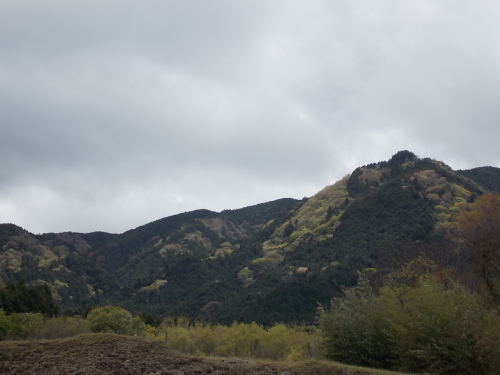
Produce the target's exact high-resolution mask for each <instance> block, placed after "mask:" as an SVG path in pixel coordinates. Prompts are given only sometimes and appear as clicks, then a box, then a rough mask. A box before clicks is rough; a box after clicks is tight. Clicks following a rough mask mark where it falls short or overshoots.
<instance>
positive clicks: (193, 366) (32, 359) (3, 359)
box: [0, 334, 374, 375]
mask: <svg viewBox="0 0 500 375" xmlns="http://www.w3.org/2000/svg"><path fill="white" fill-rule="evenodd" d="M0 374H2V375H3V374H20V375H28V374H36V375H44V374H51V375H52V374H54V375H57V374H61V375H63V374H64V375H72V374H74V375H77V374H82V375H83V374H85V375H89V374H91V375H94V374H113V375H128V374H137V375H188V374H189V375H190V374H260V375H265V374H276V375H292V374H294V375H295V374H297V375H298V374H308V375H312V374H319V375H322V374H325V375H326V374H334V375H340V374H342V375H354V374H356V375H372V374H374V372H370V371H368V370H366V371H364V370H358V369H353V368H348V367H344V366H340V365H338V364H337V365H336V364H333V363H332V364H331V365H330V364H325V363H319V362H312V361H311V362H310V363H309V362H307V363H284V362H263V361H254V360H246V359H236V358H225V359H222V358H221V359H214V358H209V359H201V358H193V357H187V356H182V355H179V354H176V353H173V352H171V351H169V350H168V349H167V348H166V346H165V344H164V343H162V342H158V341H149V340H144V339H140V338H131V337H126V336H119V335H111V334H89V335H82V336H77V337H74V338H70V339H65V340H50V341H5V342H0Z"/></svg>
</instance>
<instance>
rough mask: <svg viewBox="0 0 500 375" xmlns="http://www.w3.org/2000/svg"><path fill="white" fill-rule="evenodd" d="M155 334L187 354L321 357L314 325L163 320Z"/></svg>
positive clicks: (294, 357) (291, 358)
mask: <svg viewBox="0 0 500 375" xmlns="http://www.w3.org/2000/svg"><path fill="white" fill-rule="evenodd" d="M156 337H157V338H160V339H165V340H166V341H167V344H168V346H169V347H170V348H171V349H173V350H178V351H180V352H183V353H187V354H197V355H217V356H223V357H231V356H235V357H253V358H267V359H273V360H303V359H309V358H318V357H319V356H320V337H319V334H318V333H317V331H316V330H315V329H313V328H306V327H301V326H287V325H285V324H275V325H274V326H272V327H271V328H269V329H265V328H264V327H262V326H261V325H259V324H257V323H251V324H246V323H237V322H235V323H233V324H232V325H231V326H222V325H207V324H203V323H201V322H200V323H198V324H194V325H189V324H186V322H180V323H179V322H178V323H177V324H175V325H174V324H172V322H171V320H170V321H169V320H165V321H164V322H163V323H162V324H161V325H160V326H159V327H158V329H157V331H156Z"/></svg>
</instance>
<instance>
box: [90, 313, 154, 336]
mask: <svg viewBox="0 0 500 375" xmlns="http://www.w3.org/2000/svg"><path fill="white" fill-rule="evenodd" d="M87 322H88V326H89V329H90V331H92V332H106V333H118V334H122V335H140V336H142V335H144V334H145V332H146V326H145V324H144V323H143V322H142V321H141V319H140V318H138V317H136V318H134V317H132V314H130V313H129V312H128V311H127V310H125V309H123V308H121V307H118V306H103V307H97V308H95V309H93V310H92V311H90V313H89V314H88V315H87Z"/></svg>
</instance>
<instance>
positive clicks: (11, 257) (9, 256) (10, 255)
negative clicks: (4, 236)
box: [0, 249, 23, 272]
mask: <svg viewBox="0 0 500 375" xmlns="http://www.w3.org/2000/svg"><path fill="white" fill-rule="evenodd" d="M22 258H23V255H22V254H21V253H20V252H19V251H16V250H14V249H9V250H7V251H6V252H5V253H4V254H3V255H2V256H1V258H0V264H2V263H3V264H5V265H6V266H7V267H8V268H9V269H10V270H12V271H14V272H16V271H19V270H20V269H21V259H22Z"/></svg>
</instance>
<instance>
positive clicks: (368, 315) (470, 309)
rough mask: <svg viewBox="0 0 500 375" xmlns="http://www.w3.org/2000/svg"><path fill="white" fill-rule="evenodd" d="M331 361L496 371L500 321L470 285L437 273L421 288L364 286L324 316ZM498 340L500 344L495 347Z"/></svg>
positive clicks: (405, 368)
mask: <svg viewBox="0 0 500 375" xmlns="http://www.w3.org/2000/svg"><path fill="white" fill-rule="evenodd" d="M319 321H320V328H321V332H322V335H323V343H324V347H325V350H326V354H327V356H328V357H329V358H332V359H335V360H339V361H344V362H347V363H351V364H358V365H370V366H377V367H384V368H389V369H392V368H398V369H400V370H403V371H411V372H430V373H436V374H458V373H459V374H493V373H494V371H495V369H498V368H500V362H499V361H500V346H499V345H498V342H500V317H499V315H498V311H496V310H493V309H488V307H487V305H486V304H484V303H483V301H482V300H481V299H480V298H479V297H478V296H475V295H473V294H471V293H470V292H469V291H468V290H466V289H465V288H464V287H463V286H462V285H460V284H458V283H456V282H453V281H451V280H447V281H446V282H445V283H441V282H439V281H438V280H436V279H435V278H433V277H431V276H429V275H423V276H421V277H420V279H419V281H418V283H417V284H416V285H415V286H412V287H410V286H408V285H400V286H396V285H386V286H385V287H384V288H382V289H381V292H380V294H379V295H378V296H375V295H374V294H373V293H371V290H370V289H369V287H368V286H367V283H365V282H364V281H363V279H362V280H361V282H360V285H359V286H358V287H356V288H352V289H349V290H347V291H346V293H345V297H344V298H340V299H335V300H333V301H332V303H331V307H330V308H329V309H325V308H322V309H320V312H319ZM495 343H496V344H495Z"/></svg>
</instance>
